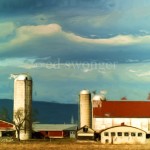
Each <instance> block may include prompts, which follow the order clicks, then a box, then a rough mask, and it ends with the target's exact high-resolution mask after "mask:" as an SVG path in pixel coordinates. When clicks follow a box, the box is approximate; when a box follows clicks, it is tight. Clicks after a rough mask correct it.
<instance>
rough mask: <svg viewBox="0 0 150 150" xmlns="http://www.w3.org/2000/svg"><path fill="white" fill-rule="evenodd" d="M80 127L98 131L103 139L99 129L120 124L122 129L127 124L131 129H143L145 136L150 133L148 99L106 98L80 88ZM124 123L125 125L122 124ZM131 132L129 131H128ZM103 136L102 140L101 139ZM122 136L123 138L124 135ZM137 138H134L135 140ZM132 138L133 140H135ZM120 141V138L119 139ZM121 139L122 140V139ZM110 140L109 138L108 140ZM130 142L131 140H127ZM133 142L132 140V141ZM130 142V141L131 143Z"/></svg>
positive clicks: (149, 103) (149, 102)
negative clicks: (115, 99) (92, 94)
mask: <svg viewBox="0 0 150 150" xmlns="http://www.w3.org/2000/svg"><path fill="white" fill-rule="evenodd" d="M79 116H80V128H82V127H83V126H85V125H86V126H88V127H89V128H92V129H93V130H94V131H95V133H100V136H101V141H105V143H106V140H105V138H106V137H105V136H102V134H101V131H103V130H107V129H110V128H112V129H115V128H113V127H116V126H120V128H118V129H121V130H124V128H125V126H126V127H127V126H129V127H130V128H131V129H132V130H133V131H134V130H135V129H138V130H141V131H143V132H142V133H143V135H144V132H145V134H146V135H147V136H149V135H150V101H149V100H145V101H129V100H118V101H110V100H106V98H105V96H104V95H94V96H93V97H92V96H91V93H90V91H88V90H82V91H81V92H80V115H79ZM122 125H125V126H122ZM129 134H131V133H129ZM103 138H104V140H103ZM122 138H125V137H124V136H123V137H122ZM139 138H146V136H142V137H138V138H135V139H137V142H138V141H139V140H138V139H139ZM135 139H134V141H135ZM120 141H121V140H120ZM122 141H123V140H122ZM109 142H110V140H109ZM129 142H131V141H129ZM132 142H133V141H132ZM132 142H131V143H132Z"/></svg>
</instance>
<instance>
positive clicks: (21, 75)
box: [15, 74, 32, 80]
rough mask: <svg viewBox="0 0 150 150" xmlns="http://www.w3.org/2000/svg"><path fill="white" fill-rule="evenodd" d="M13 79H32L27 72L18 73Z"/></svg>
mask: <svg viewBox="0 0 150 150" xmlns="http://www.w3.org/2000/svg"><path fill="white" fill-rule="evenodd" d="M15 80H32V78H31V76H30V75H28V74H20V75H18V76H17V77H16V78H15Z"/></svg>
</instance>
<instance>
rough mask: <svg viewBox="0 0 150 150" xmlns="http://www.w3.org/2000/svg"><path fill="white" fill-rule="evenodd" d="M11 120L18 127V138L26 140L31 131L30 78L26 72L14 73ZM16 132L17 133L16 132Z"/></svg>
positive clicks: (29, 136)
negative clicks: (19, 127)
mask: <svg viewBox="0 0 150 150" xmlns="http://www.w3.org/2000/svg"><path fill="white" fill-rule="evenodd" d="M14 78H15V80H14V110H13V113H14V114H13V120H14V122H15V124H16V126H17V125H19V124H21V121H22V122H23V123H22V125H21V129H20V140H28V139H30V138H31V133H32V121H31V112H32V110H31V109H32V78H31V77H30V76H29V75H27V74H19V75H15V77H14ZM16 134H17V133H16Z"/></svg>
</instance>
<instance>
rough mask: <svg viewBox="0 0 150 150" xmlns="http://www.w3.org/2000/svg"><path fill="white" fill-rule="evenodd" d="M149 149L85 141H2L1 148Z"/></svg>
mask: <svg viewBox="0 0 150 150" xmlns="http://www.w3.org/2000/svg"><path fill="white" fill-rule="evenodd" d="M9 149H11V150H48V149H50V150H97V149H100V150H149V149H150V144H145V145H137V144H135V145H125V144H124V145H104V144H100V143H99V142H84V141H28V142H27V141H26V142H25V141H24V142H10V143H0V150H9Z"/></svg>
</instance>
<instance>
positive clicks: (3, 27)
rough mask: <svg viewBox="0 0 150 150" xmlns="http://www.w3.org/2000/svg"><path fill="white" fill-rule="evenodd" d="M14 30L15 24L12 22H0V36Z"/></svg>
mask: <svg viewBox="0 0 150 150" xmlns="http://www.w3.org/2000/svg"><path fill="white" fill-rule="evenodd" d="M14 31H15V25H14V24H13V23H12V22H3V23H0V37H1V38H2V37H5V36H8V35H10V34H12V33H13V32H14Z"/></svg>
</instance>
